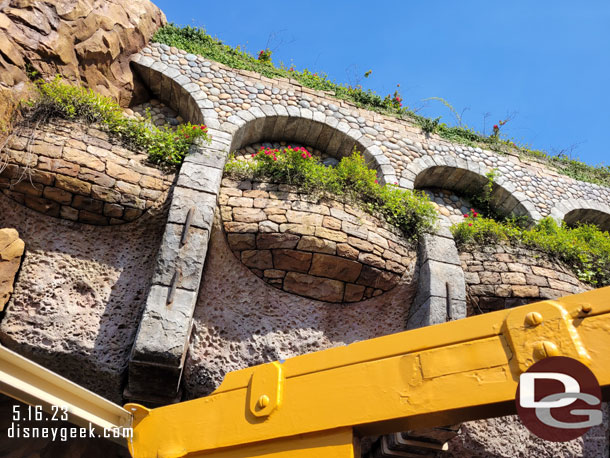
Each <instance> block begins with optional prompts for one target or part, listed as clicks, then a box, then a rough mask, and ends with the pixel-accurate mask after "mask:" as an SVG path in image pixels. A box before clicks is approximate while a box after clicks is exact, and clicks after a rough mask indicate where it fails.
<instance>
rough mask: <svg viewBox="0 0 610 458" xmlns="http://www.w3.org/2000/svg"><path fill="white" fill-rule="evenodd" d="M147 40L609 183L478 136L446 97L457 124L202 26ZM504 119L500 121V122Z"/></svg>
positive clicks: (560, 160) (569, 163)
mask: <svg viewBox="0 0 610 458" xmlns="http://www.w3.org/2000/svg"><path fill="white" fill-rule="evenodd" d="M152 40H153V41H155V42H158V43H164V44H166V45H169V46H175V47H176V48H179V49H182V50H184V51H187V52H190V53H193V54H199V55H201V56H203V57H206V58H208V59H211V60H214V61H216V62H220V63H222V64H224V65H227V66H229V67H232V68H236V69H242V70H250V71H254V72H257V73H260V74H261V75H264V76H266V77H269V78H292V79H295V80H297V81H298V82H299V83H300V84H302V85H303V86H305V87H309V88H311V89H316V90H322V91H328V92H329V93H330V94H331V95H332V96H333V97H336V98H338V99H342V100H348V101H350V102H352V103H353V104H354V105H356V106H358V107H362V108H366V109H368V110H372V111H377V112H380V113H384V114H388V115H392V116H399V117H401V118H405V117H406V118H409V119H410V120H411V121H413V122H414V123H415V124H417V125H418V126H420V127H421V128H422V130H423V131H424V132H427V133H435V134H437V135H438V136H440V137H442V138H444V139H446V140H449V141H451V142H456V143H461V144H464V145H468V146H482V147H485V148H489V149H492V150H494V151H496V152H499V153H506V152H509V151H512V152H517V153H518V154H520V155H521V156H523V157H525V158H531V159H535V160H538V161H541V162H543V163H545V164H546V165H547V166H549V167H551V168H553V169H555V170H557V171H558V172H560V173H562V174H564V175H567V176H569V177H572V178H575V179H577V180H582V181H588V182H590V183H596V184H600V185H604V186H610V167H608V166H605V165H599V166H591V165H587V164H584V163H582V162H580V161H577V160H573V159H570V158H568V157H567V156H565V155H561V154H560V155H556V156H553V155H550V154H548V153H545V152H543V151H539V150H536V149H532V148H530V147H529V146H527V145H517V144H516V143H515V142H514V141H512V140H510V139H506V138H502V137H501V135H500V126H498V129H494V132H493V133H492V134H491V135H489V136H487V135H483V134H482V133H480V132H477V131H475V130H473V129H471V128H469V127H468V126H466V125H462V123H461V117H459V116H456V115H457V112H456V111H455V109H454V108H453V107H452V106H451V105H450V104H449V103H448V102H447V101H445V100H444V99H441V98H438V97H433V98H432V99H434V100H439V101H441V102H442V103H443V104H445V106H447V107H448V108H449V109H450V110H451V112H452V113H453V114H454V116H456V119H457V120H458V123H459V124H460V125H458V126H450V125H448V124H446V123H443V122H441V121H440V119H441V118H440V117H438V118H435V119H429V118H426V117H424V116H420V115H418V114H416V113H414V112H413V111H411V110H409V108H408V107H403V106H402V98H401V96H400V94H398V92H396V93H395V94H394V96H390V95H388V96H386V97H381V96H379V95H378V94H376V93H375V92H373V91H371V90H370V89H363V88H362V87H360V86H356V87H352V86H346V85H342V84H337V83H335V82H333V81H331V80H329V79H328V77H327V75H325V74H323V73H312V72H310V71H309V70H307V69H304V70H302V71H298V70H296V69H295V68H294V66H291V67H289V68H286V67H284V65H280V66H279V67H276V66H275V65H274V64H273V63H272V62H271V54H269V55H268V58H269V60H266V57H265V55H263V57H262V58H256V57H254V56H252V55H250V54H248V53H247V52H244V51H242V50H241V49H240V48H239V47H237V48H232V47H231V46H228V45H225V44H223V43H222V41H220V40H218V39H216V38H213V37H211V36H210V35H208V34H207V33H206V32H205V30H204V29H201V28H198V27H191V26H186V27H179V26H177V25H176V24H173V23H171V24H168V25H166V26H164V27H161V28H160V29H159V30H158V31H157V32H156V33H155V35H154V36H153V39H152ZM264 51H266V50H264ZM259 57H260V53H259ZM367 74H368V75H370V74H371V73H370V71H368V72H367V73H366V74H365V77H368V75H367ZM504 122H505V121H500V125H501V124H502V123H504Z"/></svg>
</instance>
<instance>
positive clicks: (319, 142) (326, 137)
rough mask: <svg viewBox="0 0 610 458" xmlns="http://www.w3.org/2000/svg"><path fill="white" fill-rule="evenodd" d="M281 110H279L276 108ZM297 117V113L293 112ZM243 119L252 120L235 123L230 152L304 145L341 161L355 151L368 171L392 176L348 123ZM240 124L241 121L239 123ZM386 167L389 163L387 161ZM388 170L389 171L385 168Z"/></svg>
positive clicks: (273, 117)
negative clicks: (272, 144)
mask: <svg viewBox="0 0 610 458" xmlns="http://www.w3.org/2000/svg"><path fill="white" fill-rule="evenodd" d="M278 109H281V107H278ZM295 114H296V113H295ZM242 115H243V116H244V117H248V115H249V117H250V118H251V119H250V120H249V121H245V120H243V119H242V118H239V119H237V120H236V121H237V122H238V123H239V124H241V125H240V126H239V128H238V130H237V131H236V132H235V133H234V134H233V139H232V142H231V147H230V151H236V150H239V149H241V148H243V147H245V146H248V145H251V144H254V143H264V142H280V141H282V142H289V143H290V142H292V143H295V144H301V145H307V146H309V147H312V148H315V149H317V150H320V151H323V152H325V153H326V154H328V155H329V156H332V157H335V158H337V159H341V158H342V157H346V156H349V155H350V154H351V153H352V151H354V149H356V150H357V151H360V152H361V153H362V154H363V156H364V158H365V160H366V161H367V164H368V166H369V167H370V168H372V169H375V170H377V171H378V172H381V173H380V174H379V175H380V179H383V175H384V173H391V174H392V175H393V172H394V171H393V169H392V168H391V166H389V165H386V160H384V159H386V158H385V157H384V156H382V154H381V152H379V153H377V152H376V151H375V147H371V146H368V145H367V144H365V143H364V142H363V141H360V139H364V138H365V137H362V134H361V133H360V132H356V131H354V130H351V129H349V126H348V125H347V124H345V125H341V124H342V123H339V124H337V123H336V120H334V121H335V122H334V123H332V124H331V123H328V122H325V120H324V121H321V120H320V121H318V120H314V119H309V118H305V117H302V116H290V115H289V113H288V112H287V113H286V116H284V115H278V114H275V115H273V114H272V115H264V116H261V117H255V116H254V115H252V114H251V113H250V112H244V113H242ZM240 121H241V122H240ZM387 163H388V164H389V161H387ZM388 167H389V168H390V169H391V170H390V169H388Z"/></svg>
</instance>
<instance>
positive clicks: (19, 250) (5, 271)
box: [0, 229, 25, 312]
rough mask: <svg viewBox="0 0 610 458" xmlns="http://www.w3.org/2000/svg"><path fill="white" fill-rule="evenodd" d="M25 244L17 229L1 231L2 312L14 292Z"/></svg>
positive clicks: (0, 286)
mask: <svg viewBox="0 0 610 458" xmlns="http://www.w3.org/2000/svg"><path fill="white" fill-rule="evenodd" d="M24 249H25V244H24V243H23V240H21V239H20V238H19V232H17V231H16V230H15V229H0V312H1V311H2V310H4V306H5V305H6V303H7V302H8V300H9V299H10V297H11V294H12V292H13V283H14V282H15V275H17V271H18V270H19V266H20V265H21V256H23V250H24Z"/></svg>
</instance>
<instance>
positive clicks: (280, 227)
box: [219, 178, 416, 302]
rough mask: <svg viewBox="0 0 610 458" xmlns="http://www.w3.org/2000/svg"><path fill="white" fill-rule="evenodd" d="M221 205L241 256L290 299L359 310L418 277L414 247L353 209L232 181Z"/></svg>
mask: <svg viewBox="0 0 610 458" xmlns="http://www.w3.org/2000/svg"><path fill="white" fill-rule="evenodd" d="M219 203H220V211H221V216H222V220H223V226H224V229H225V232H226V234H227V240H228V243H229V246H230V248H231V250H232V251H233V253H234V254H235V256H236V257H237V258H238V259H239V260H241V262H242V263H243V264H245V265H246V266H247V267H248V268H249V269H250V270H251V271H252V272H253V273H254V274H256V275H258V276H259V277H260V278H262V279H263V280H265V281H266V282H267V283H269V284H270V285H272V286H274V287H276V288H279V289H282V290H284V291H287V292H290V293H294V294H298V295H300V296H305V297H310V298H313V299H318V300H322V301H327V302H357V301H360V300H363V299H368V298H370V297H373V296H378V295H380V294H382V293H384V292H385V291H389V290H391V289H392V288H394V286H396V285H397V284H398V281H399V280H400V279H401V277H402V276H403V275H406V276H409V277H411V276H412V275H413V270H414V267H415V260H416V254H415V250H414V247H413V245H412V244H410V243H409V242H408V241H407V240H406V239H405V238H404V237H402V236H401V235H400V232H399V231H398V230H396V229H395V228H393V227H391V226H389V225H387V224H385V223H384V222H382V221H380V220H379V219H377V218H375V217H373V216H371V215H369V214H367V213H365V212H363V211H361V210H359V209H357V208H354V207H353V206H351V205H348V204H344V203H342V202H338V201H336V200H331V199H328V198H316V197H313V196H311V195H307V194H301V193H299V192H298V189H297V188H296V187H293V186H288V185H285V184H277V183H268V182H261V181H253V182H252V181H241V182H237V181H233V180H231V179H228V178H225V179H223V181H222V187H221V189H220V196H219Z"/></svg>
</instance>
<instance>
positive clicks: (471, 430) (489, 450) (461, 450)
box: [442, 404, 610, 458]
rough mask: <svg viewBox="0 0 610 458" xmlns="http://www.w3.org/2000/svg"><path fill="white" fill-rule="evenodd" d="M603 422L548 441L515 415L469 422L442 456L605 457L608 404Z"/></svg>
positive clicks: (503, 457)
mask: <svg viewBox="0 0 610 458" xmlns="http://www.w3.org/2000/svg"><path fill="white" fill-rule="evenodd" d="M603 412H604V421H603V424H602V425H600V426H597V427H595V428H591V429H590V430H589V431H588V432H587V433H586V434H585V435H584V436H582V437H580V438H578V439H574V440H573V441H569V442H548V441H543V440H541V439H538V438H537V437H536V436H534V435H532V434H531V433H530V432H529V431H528V430H527V429H526V428H525V427H524V426H523V424H522V423H521V422H520V421H519V420H518V419H517V417H516V416H509V417H498V418H491V419H489V420H480V421H471V422H468V423H464V424H463V425H462V428H461V431H460V434H459V435H458V436H456V437H455V438H454V439H453V440H451V441H450V442H449V452H448V453H446V454H443V455H442V456H444V457H452V458H463V457H466V456H468V457H476V458H514V457H523V458H529V457H536V458H576V457H587V458H608V456H609V450H608V434H609V432H610V431H609V428H608V404H605V406H604V408H603Z"/></svg>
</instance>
